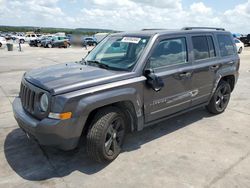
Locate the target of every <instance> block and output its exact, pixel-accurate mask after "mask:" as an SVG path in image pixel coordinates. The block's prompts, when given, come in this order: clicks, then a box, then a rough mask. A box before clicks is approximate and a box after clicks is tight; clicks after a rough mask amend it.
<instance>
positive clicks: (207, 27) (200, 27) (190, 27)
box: [181, 27, 225, 31]
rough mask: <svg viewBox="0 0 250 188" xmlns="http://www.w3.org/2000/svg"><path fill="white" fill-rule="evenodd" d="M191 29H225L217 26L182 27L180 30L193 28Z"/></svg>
mask: <svg viewBox="0 0 250 188" xmlns="http://www.w3.org/2000/svg"><path fill="white" fill-rule="evenodd" d="M193 29H213V30H217V31H225V29H224V28H218V27H183V28H182V29H181V30H193Z"/></svg>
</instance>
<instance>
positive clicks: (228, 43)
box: [217, 35, 235, 57]
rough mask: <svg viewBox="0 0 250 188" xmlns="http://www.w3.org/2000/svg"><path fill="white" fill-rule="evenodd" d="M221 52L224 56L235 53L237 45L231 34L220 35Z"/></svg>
mask: <svg viewBox="0 0 250 188" xmlns="http://www.w3.org/2000/svg"><path fill="white" fill-rule="evenodd" d="M217 38H218V42H219V48H220V54H221V56H222V57H225V56H230V55H234V54H235V47H234V45H233V42H232V39H231V37H230V36H229V35H218V36H217Z"/></svg>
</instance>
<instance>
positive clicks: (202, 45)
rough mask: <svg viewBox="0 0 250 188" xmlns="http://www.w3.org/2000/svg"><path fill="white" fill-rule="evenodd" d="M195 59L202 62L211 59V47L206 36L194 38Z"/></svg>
mask: <svg viewBox="0 0 250 188" xmlns="http://www.w3.org/2000/svg"><path fill="white" fill-rule="evenodd" d="M192 42H193V50H194V59H195V60H201V59H207V58H209V47H208V42H207V37H206V36H195V37H192Z"/></svg>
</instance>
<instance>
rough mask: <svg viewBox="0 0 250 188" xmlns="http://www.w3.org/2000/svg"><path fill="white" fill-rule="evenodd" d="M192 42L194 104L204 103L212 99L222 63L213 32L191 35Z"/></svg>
mask: <svg viewBox="0 0 250 188" xmlns="http://www.w3.org/2000/svg"><path fill="white" fill-rule="evenodd" d="M190 41H191V44H192V61H193V68H194V70H193V75H192V90H193V91H195V92H194V95H193V98H192V106H197V105H199V104H203V103H205V102H207V101H208V100H209V99H210V96H211V93H212V90H213V86H214V83H215V78H216V72H217V71H218V69H219V67H220V65H219V62H218V54H217V50H216V48H215V46H216V45H215V36H214V35H213V34H198V35H190Z"/></svg>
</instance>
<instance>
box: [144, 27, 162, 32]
mask: <svg viewBox="0 0 250 188" xmlns="http://www.w3.org/2000/svg"><path fill="white" fill-rule="evenodd" d="M153 30H166V29H160V28H149V29H142V31H153Z"/></svg>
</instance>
